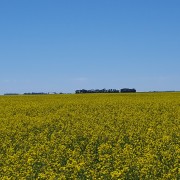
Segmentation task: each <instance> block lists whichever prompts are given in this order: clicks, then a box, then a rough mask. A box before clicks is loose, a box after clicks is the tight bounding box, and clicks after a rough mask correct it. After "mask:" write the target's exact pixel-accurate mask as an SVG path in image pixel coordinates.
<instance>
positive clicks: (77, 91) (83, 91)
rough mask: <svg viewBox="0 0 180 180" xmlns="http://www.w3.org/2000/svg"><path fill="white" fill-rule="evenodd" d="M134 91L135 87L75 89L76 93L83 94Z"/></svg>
mask: <svg viewBox="0 0 180 180" xmlns="http://www.w3.org/2000/svg"><path fill="white" fill-rule="evenodd" d="M132 92H133V93H134V92H136V89H129V88H124V89H121V90H117V89H91V90H86V89H81V90H76V91H75V93H76V94H84V93H132Z"/></svg>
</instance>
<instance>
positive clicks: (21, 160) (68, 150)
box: [0, 93, 180, 180]
mask: <svg viewBox="0 0 180 180" xmlns="http://www.w3.org/2000/svg"><path fill="white" fill-rule="evenodd" d="M179 135H180V93H135V94H77V95H39V96H0V179H2V180H6V179H12V180H14V179H17V180H19V179H27V180H33V179H42V180H43V179H44V180H45V179H48V180H51V179H52V180H55V179H68V180H69V179H72V180H74V179H84V180H85V179H89V180H94V179H112V180H116V179H126V180H129V179H133V180H134V179H135V180H138V179H145V180H146V179H147V180H158V179H163V180H166V179H167V180H168V179H169V180H176V179H180V169H179V167H180V147H179V145H180V136H179Z"/></svg>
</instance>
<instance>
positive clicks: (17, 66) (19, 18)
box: [0, 0, 180, 94]
mask: <svg viewBox="0 0 180 180" xmlns="http://www.w3.org/2000/svg"><path fill="white" fill-rule="evenodd" d="M179 69H180V1H179V0H146V1H145V0H113V1H112V0H29V1H28V0H16V1H14V0H1V1H0V94H3V93H10V92H16V93H23V92H32V91H34V92H39V91H44V92H52V91H57V92H74V90H76V89H82V88H86V89H92V88H117V89H120V88H124V87H129V88H136V89H137V91H151V90H180V70H179Z"/></svg>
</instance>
